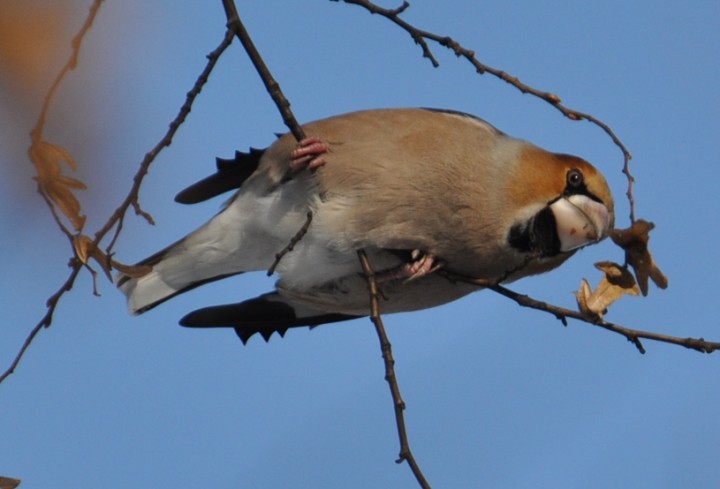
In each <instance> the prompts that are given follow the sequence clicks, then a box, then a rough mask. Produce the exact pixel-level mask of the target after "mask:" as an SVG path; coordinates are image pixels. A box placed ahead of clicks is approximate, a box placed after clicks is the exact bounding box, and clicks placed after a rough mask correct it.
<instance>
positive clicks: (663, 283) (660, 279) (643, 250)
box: [610, 219, 668, 295]
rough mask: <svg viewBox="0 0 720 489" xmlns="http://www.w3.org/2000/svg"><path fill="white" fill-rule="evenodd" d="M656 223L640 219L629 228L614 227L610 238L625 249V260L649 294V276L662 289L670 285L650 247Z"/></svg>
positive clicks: (642, 287) (643, 289)
mask: <svg viewBox="0 0 720 489" xmlns="http://www.w3.org/2000/svg"><path fill="white" fill-rule="evenodd" d="M654 228H655V224H653V223H652V222H649V221H645V220H643V219H638V220H637V221H635V222H634V223H633V225H632V226H631V227H630V228H628V229H614V230H612V231H610V238H611V239H612V240H613V242H615V244H616V245H618V246H620V247H621V248H622V249H623V250H625V260H626V261H627V263H628V265H630V266H631V267H632V268H633V270H634V271H635V277H636V278H637V282H638V285H639V286H640V290H641V291H642V294H643V295H647V294H648V278H650V279H651V280H652V281H653V282H654V283H655V285H657V286H658V287H659V288H661V289H665V288H667V286H668V279H667V277H666V276H665V275H664V274H663V273H662V271H661V270H660V268H659V267H658V266H657V264H656V263H655V260H654V259H653V257H652V254H651V253H650V250H649V249H648V242H649V241H650V231H652V230H653V229H654Z"/></svg>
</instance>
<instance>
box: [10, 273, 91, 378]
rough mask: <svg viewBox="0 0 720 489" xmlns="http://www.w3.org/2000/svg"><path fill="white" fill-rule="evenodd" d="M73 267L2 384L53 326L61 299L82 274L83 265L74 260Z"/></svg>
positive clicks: (11, 364)
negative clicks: (42, 334)
mask: <svg viewBox="0 0 720 489" xmlns="http://www.w3.org/2000/svg"><path fill="white" fill-rule="evenodd" d="M71 266H72V271H71V272H70V276H68V278H67V279H66V280H65V283H63V284H62V285H61V286H60V288H59V289H58V290H57V292H55V293H54V294H53V295H51V296H50V298H49V299H48V300H47V302H46V306H47V310H46V311H45V315H44V316H43V317H42V318H41V319H40V321H38V323H37V324H36V325H35V327H34V328H33V329H32V330H31V331H30V333H29V334H28V335H27V337H26V338H25V341H24V342H23V345H22V347H21V348H20V350H19V351H18V352H17V354H16V355H15V359H13V361H12V362H11V363H10V366H9V367H8V368H7V369H6V370H5V372H3V374H2V375H0V384H1V383H2V382H3V381H4V380H5V379H6V378H8V377H9V376H10V375H11V374H13V373H14V372H15V369H16V368H17V366H18V364H19V363H20V360H22V358H23V356H24V355H25V352H26V351H27V349H28V348H29V347H30V344H31V343H32V342H33V340H34V339H35V337H36V336H37V335H38V333H40V331H41V330H42V329H43V328H47V327H49V326H50V324H52V320H53V315H54V314H55V309H56V308H57V305H58V303H59V302H60V298H61V297H62V296H63V294H65V292H68V291H69V290H70V289H72V287H73V285H74V284H75V279H76V278H77V276H78V274H79V273H80V269H81V268H82V263H80V261H78V260H73V263H72V265H71Z"/></svg>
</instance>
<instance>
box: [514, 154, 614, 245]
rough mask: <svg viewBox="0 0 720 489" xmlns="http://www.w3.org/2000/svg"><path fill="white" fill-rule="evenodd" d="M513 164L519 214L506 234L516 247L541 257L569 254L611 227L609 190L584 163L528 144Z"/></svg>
mask: <svg viewBox="0 0 720 489" xmlns="http://www.w3.org/2000/svg"><path fill="white" fill-rule="evenodd" d="M516 168H517V171H515V172H514V175H513V180H514V183H513V184H511V186H510V189H509V190H510V192H511V195H510V198H511V202H512V204H513V206H515V208H517V209H521V213H520V214H521V216H520V219H519V220H517V221H516V222H515V223H514V224H513V225H512V227H511V229H510V232H509V234H508V243H509V244H510V246H512V247H513V248H515V249H516V250H519V251H522V252H532V253H534V254H538V255H539V256H540V257H543V258H551V257H554V256H558V255H566V256H569V254H572V253H573V252H574V251H575V250H577V249H579V248H582V247H583V246H586V245H589V244H593V243H597V242H598V241H600V240H602V239H603V238H605V237H606V236H607V234H608V231H609V230H610V229H612V227H613V225H614V222H615V214H614V209H613V198H612V194H611V193H610V189H609V187H608V185H607V182H606V181H605V178H604V177H603V176H602V174H601V173H600V172H599V171H598V170H597V169H595V167H593V166H592V165H591V164H590V163H588V162H587V161H585V160H583V159H581V158H577V157H575V156H570V155H563V154H553V153H548V152H546V151H543V150H542V149H540V148H536V147H529V148H527V149H525V150H523V151H522V152H521V153H520V156H519V159H518V165H517V167H516Z"/></svg>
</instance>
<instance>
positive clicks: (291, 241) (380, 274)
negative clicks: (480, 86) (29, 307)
mask: <svg viewBox="0 0 720 489" xmlns="http://www.w3.org/2000/svg"><path fill="white" fill-rule="evenodd" d="M302 127H303V130H304V132H305V133H306V134H308V135H309V136H308V137H307V138H305V139H303V140H301V141H300V142H298V141H297V140H296V139H295V138H294V137H293V136H292V135H291V134H289V133H288V134H284V135H278V139H277V140H276V141H275V142H274V143H273V144H271V145H270V146H269V147H268V148H266V149H262V150H261V149H251V150H250V151H249V152H247V153H241V152H236V154H235V157H234V158H232V159H221V158H218V159H217V172H216V173H214V174H212V175H210V176H209V177H207V178H205V179H203V180H201V181H199V182H197V183H196V184H194V185H191V186H190V187H188V188H186V189H185V190H183V191H182V192H180V193H179V194H178V195H177V196H176V199H175V200H176V201H177V202H180V203H183V204H194V203H197V202H201V201H205V200H207V199H210V198H212V197H215V196H218V195H220V194H223V193H225V192H228V191H233V190H234V191H235V193H234V194H233V195H232V197H230V199H229V200H228V201H227V202H226V203H225V204H224V205H223V206H222V208H221V210H220V212H218V213H217V214H216V215H215V216H214V217H212V219H210V220H209V221H208V222H207V223H205V224H204V225H202V226H201V227H200V228H198V229H197V230H195V231H193V232H191V233H190V234H188V235H187V236H185V237H184V238H182V239H180V240H179V241H177V242H175V243H174V244H172V245H170V246H168V247H167V248H165V249H163V250H161V251H159V252H157V253H155V254H153V255H152V256H150V257H148V258H146V259H145V260H142V261H141V262H139V263H137V264H136V265H135V269H136V270H143V272H142V273H138V274H132V276H130V275H129V274H125V275H123V274H121V275H120V276H119V277H118V278H117V285H118V287H119V288H120V290H121V291H122V292H123V293H124V294H125V295H126V297H127V302H128V308H129V311H130V312H131V313H132V314H135V315H137V314H142V313H144V312H146V311H148V310H150V309H152V308H153V307H155V306H157V305H159V304H160V303H162V302H164V301H166V300H168V299H170V298H172V297H174V296H176V295H178V294H181V293H183V292H186V291H188V290H190V289H193V288H195V287H198V286H200V285H203V284H205V283H208V282H212V281H215V280H219V279H223V278H226V277H229V276H232V275H237V274H241V273H244V272H251V271H263V270H264V271H267V270H268V269H270V268H271V267H274V271H275V273H276V274H277V275H278V277H279V279H278V281H277V282H276V284H275V290H273V291H270V292H268V293H266V294H263V295H261V296H259V297H255V298H250V299H247V300H244V301H241V302H238V303H233V304H221V305H212V306H209V307H204V308H201V309H198V310H195V311H192V312H190V313H189V314H187V315H186V316H185V317H183V318H182V319H181V320H180V324H181V325H183V326H188V327H229V328H233V329H234V330H235V332H236V334H237V335H238V337H239V338H240V339H241V340H242V341H243V343H247V341H248V340H249V339H250V337H252V336H253V335H254V334H256V333H259V334H260V335H261V336H262V337H263V338H264V339H265V340H266V341H267V340H268V339H269V338H270V337H271V336H272V335H273V334H274V333H278V334H279V335H280V336H284V335H285V332H286V331H287V330H288V329H289V328H292V327H299V326H309V327H311V328H312V327H315V326H318V325H321V324H326V323H334V322H339V321H345V320H349V319H354V318H358V317H363V316H368V315H369V314H370V296H369V293H368V283H367V277H366V276H365V274H364V273H363V270H362V268H361V264H360V262H359V259H358V251H359V250H363V251H364V252H365V253H366V256H367V258H368V262H369V263H370V264H371V266H372V269H373V271H374V272H375V277H376V280H377V283H378V286H379V289H380V301H379V306H380V311H381V313H383V314H385V313H396V312H403V311H415V310H421V309H426V308H431V307H435V306H438V305H441V304H445V303H448V302H451V301H454V300H456V299H458V298H460V297H463V296H465V295H467V294H470V293H471V292H474V291H476V290H479V289H481V288H482V287H479V286H478V285H474V284H471V283H468V282H465V281H459V280H454V279H452V275H453V274H457V275H462V276H467V277H475V278H480V279H483V280H487V281H492V282H493V283H498V284H499V283H508V282H512V281H514V280H517V279H520V278H522V277H526V276H530V275H535V274H540V273H544V272H547V271H550V270H552V269H554V268H556V267H558V266H560V265H561V264H562V263H564V262H565V261H566V260H567V259H568V258H569V257H570V256H572V255H573V254H574V253H575V252H576V251H577V250H579V249H581V248H583V247H585V246H587V245H591V244H594V243H597V242H599V241H601V240H602V239H604V238H605V237H606V236H607V235H608V231H609V230H610V229H612V228H613V226H614V207H613V198H612V194H611V192H610V189H609V187H608V184H607V182H606V180H605V178H604V177H603V175H602V174H601V173H600V172H599V171H598V170H597V169H596V168H595V167H594V166H592V165H591V164H590V163H588V162H587V161H585V160H583V159H582V158H580V157H577V156H572V155H568V154H564V153H553V152H550V151H547V150H544V149H542V148H540V147H539V146H536V145H534V144H532V143H530V142H527V141H525V140H522V139H517V138H514V137H512V136H509V135H507V134H505V133H504V132H502V131H500V130H498V129H496V128H495V127H494V126H492V125H491V124H489V123H488V122H486V121H484V120H483V119H480V118H478V117H476V116H473V115H470V114H467V113H464V112H460V111H454V110H441V109H430V108H388V109H369V110H361V111H356V112H351V113H347V114H342V115H336V116H332V117H329V118H326V119H321V120H317V121H315V122H310V123H308V124H305V125H303V126H302ZM283 250H284V251H283Z"/></svg>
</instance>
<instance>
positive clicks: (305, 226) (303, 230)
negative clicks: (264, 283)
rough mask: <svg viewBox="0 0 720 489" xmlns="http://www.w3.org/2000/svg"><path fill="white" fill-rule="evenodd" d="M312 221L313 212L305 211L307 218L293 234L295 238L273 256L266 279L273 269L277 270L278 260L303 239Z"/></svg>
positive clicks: (273, 271)
mask: <svg viewBox="0 0 720 489" xmlns="http://www.w3.org/2000/svg"><path fill="white" fill-rule="evenodd" d="M312 219H313V212H312V211H307V217H306V218H305V224H303V225H302V227H301V228H300V230H299V231H298V232H297V233H295V236H293V237H292V238H291V239H290V242H289V243H288V244H287V246H286V247H285V248H283V249H282V250H281V251H280V253H276V254H275V261H273V263H272V265H270V268H268V271H267V275H268V277H269V276H270V275H272V274H273V273H275V269H276V268H277V266H278V264H279V263H280V260H282V258H283V257H284V256H285V255H287V254H288V253H290V252H291V251H292V250H293V248H295V245H296V244H298V243H299V242H300V240H301V239H303V236H305V234H306V233H307V232H308V229H310V223H312Z"/></svg>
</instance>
